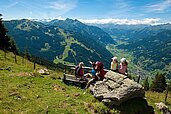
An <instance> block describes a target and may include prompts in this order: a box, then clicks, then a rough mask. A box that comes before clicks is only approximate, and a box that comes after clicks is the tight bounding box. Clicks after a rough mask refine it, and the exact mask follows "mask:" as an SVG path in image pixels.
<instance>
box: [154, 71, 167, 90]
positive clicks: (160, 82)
mask: <svg viewBox="0 0 171 114" xmlns="http://www.w3.org/2000/svg"><path fill="white" fill-rule="evenodd" d="M165 75H166V74H165V73H159V72H158V73H157V74H156V76H155V78H154V80H153V83H152V88H151V89H152V91H156V92H163V91H164V90H165V89H166V86H167V85H166V79H165Z"/></svg>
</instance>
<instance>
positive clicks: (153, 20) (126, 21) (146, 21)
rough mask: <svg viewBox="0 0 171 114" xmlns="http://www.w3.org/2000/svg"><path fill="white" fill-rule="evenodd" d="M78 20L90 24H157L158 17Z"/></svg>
mask: <svg viewBox="0 0 171 114" xmlns="http://www.w3.org/2000/svg"><path fill="white" fill-rule="evenodd" d="M78 20H79V21H81V22H83V23H90V24H108V23H112V24H128V25H136V24H150V25H154V24H158V23H159V21H160V19H159V18H145V19H143V20H136V19H131V20H129V19H114V18H108V19H88V20H85V19H78Z"/></svg>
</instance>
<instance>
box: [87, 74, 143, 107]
mask: <svg viewBox="0 0 171 114" xmlns="http://www.w3.org/2000/svg"><path fill="white" fill-rule="evenodd" d="M90 89H91V91H92V93H93V95H94V97H95V98H97V99H99V100H101V101H103V102H104V103H107V104H113V105H119V104H120V103H122V102H124V101H126V100H128V99H131V98H135V97H144V95H145V91H144V89H143V87H142V86H141V85H140V84H138V83H137V82H135V81H133V80H130V79H129V78H127V76H124V75H122V74H119V73H115V72H112V71H109V72H107V73H106V75H105V79H104V80H103V81H97V82H96V84H95V85H94V86H93V87H91V88H90Z"/></svg>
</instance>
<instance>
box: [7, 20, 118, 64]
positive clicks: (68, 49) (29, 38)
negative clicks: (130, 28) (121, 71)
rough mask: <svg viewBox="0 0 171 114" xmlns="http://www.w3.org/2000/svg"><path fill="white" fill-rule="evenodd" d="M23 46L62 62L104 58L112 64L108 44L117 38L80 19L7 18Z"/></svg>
mask: <svg viewBox="0 0 171 114" xmlns="http://www.w3.org/2000/svg"><path fill="white" fill-rule="evenodd" d="M4 25H5V27H6V28H7V29H8V30H9V32H8V34H9V35H11V36H12V37H13V38H14V39H15V41H16V43H17V45H18V48H19V50H20V52H24V51H25V50H28V52H29V53H30V54H32V55H36V56H39V57H42V58H44V59H47V60H49V61H53V62H55V63H57V64H58V63H62V64H67V63H68V64H70V63H72V64H78V62H80V61H83V62H84V63H85V65H90V64H89V62H88V61H102V62H103V63H104V64H105V66H106V67H109V65H110V60H111V58H112V54H111V53H110V52H109V51H108V50H107V49H106V48H105V46H106V45H107V44H109V43H112V44H115V43H116V42H115V41H114V40H113V39H112V38H111V36H110V35H109V34H107V33H106V32H104V31H103V30H102V29H100V28H98V27H95V26H88V25H85V24H83V23H81V22H79V21H78V20H72V19H66V20H52V21H50V22H37V21H32V20H28V19H22V20H11V21H5V22H4Z"/></svg>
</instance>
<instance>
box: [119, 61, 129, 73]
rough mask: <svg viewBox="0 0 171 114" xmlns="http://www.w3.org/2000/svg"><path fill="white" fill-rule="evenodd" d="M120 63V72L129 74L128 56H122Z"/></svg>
mask: <svg viewBox="0 0 171 114" xmlns="http://www.w3.org/2000/svg"><path fill="white" fill-rule="evenodd" d="M120 61H121V63H120V67H119V70H118V71H119V73H121V74H123V75H126V76H127V75H128V70H127V68H128V62H127V61H126V58H122V59H121V60H120Z"/></svg>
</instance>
